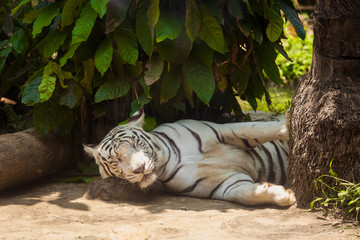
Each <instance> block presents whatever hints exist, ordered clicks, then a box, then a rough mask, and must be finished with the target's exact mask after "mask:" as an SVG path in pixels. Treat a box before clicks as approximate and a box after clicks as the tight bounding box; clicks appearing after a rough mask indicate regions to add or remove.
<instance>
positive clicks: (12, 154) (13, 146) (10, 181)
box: [0, 128, 72, 191]
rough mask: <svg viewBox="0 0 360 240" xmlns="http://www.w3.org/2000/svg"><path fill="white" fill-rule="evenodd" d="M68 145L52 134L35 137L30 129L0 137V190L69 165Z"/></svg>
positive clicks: (69, 147)
mask: <svg viewBox="0 0 360 240" xmlns="http://www.w3.org/2000/svg"><path fill="white" fill-rule="evenodd" d="M71 159H72V149H71V144H70V142H69V141H67V140H66V139H65V138H64V137H62V136H59V135H57V134H54V133H49V134H47V135H45V136H42V137H40V136H38V135H37V134H36V132H35V130H34V129H33V128H31V129H27V130H24V131H21V132H17V133H11V134H2V135H0V191H1V190H3V189H6V188H10V187H12V186H16V185H21V184H26V183H30V182H33V181H35V180H38V179H41V178H42V177H44V176H48V175H50V174H52V173H54V172H57V171H60V170H62V169H64V168H65V167H66V166H69V163H70V162H71Z"/></svg>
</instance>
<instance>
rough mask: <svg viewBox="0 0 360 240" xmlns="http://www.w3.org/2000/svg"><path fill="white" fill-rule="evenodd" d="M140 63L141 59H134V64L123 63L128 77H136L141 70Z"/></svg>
mask: <svg viewBox="0 0 360 240" xmlns="http://www.w3.org/2000/svg"><path fill="white" fill-rule="evenodd" d="M142 63H143V62H142V61H136V63H135V65H125V67H126V70H125V71H126V72H127V73H128V74H129V76H130V77H132V78H137V77H139V76H140V74H142V72H143V66H142Z"/></svg>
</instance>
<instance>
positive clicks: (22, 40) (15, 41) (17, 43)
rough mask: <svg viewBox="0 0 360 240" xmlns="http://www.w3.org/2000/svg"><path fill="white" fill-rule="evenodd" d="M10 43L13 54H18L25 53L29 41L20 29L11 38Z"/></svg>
mask: <svg viewBox="0 0 360 240" xmlns="http://www.w3.org/2000/svg"><path fill="white" fill-rule="evenodd" d="M10 41H11V43H12V47H13V49H14V50H15V52H17V53H19V54H22V53H25V52H26V50H27V48H28V47H29V39H28V37H27V35H26V33H25V32H24V30H22V29H21V28H20V29H19V30H17V31H16V32H15V33H14V34H13V35H12V36H11V38H10Z"/></svg>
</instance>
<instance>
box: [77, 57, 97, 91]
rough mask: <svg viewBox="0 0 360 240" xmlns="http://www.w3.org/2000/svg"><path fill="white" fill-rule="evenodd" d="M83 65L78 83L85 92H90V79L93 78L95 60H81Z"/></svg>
mask: <svg viewBox="0 0 360 240" xmlns="http://www.w3.org/2000/svg"><path fill="white" fill-rule="evenodd" d="M83 65H84V78H83V79H82V80H81V81H80V85H81V86H82V87H83V88H84V89H85V91H86V93H88V94H89V95H91V94H92V85H91V84H92V81H93V78H94V70H95V62H94V60H92V59H88V60H86V61H84V62H83Z"/></svg>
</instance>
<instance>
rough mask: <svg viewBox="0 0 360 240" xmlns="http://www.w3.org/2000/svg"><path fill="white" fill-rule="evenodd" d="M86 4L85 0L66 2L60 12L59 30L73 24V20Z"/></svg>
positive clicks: (69, 0) (67, 0) (68, 0)
mask: <svg viewBox="0 0 360 240" xmlns="http://www.w3.org/2000/svg"><path fill="white" fill-rule="evenodd" d="M86 2H87V0H66V2H65V4H64V8H63V10H62V12H61V29H63V28H64V27H66V26H68V25H71V24H73V22H74V21H75V19H76V18H77V17H79V15H80V13H81V10H82V7H83V5H84V4H85V3H86Z"/></svg>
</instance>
